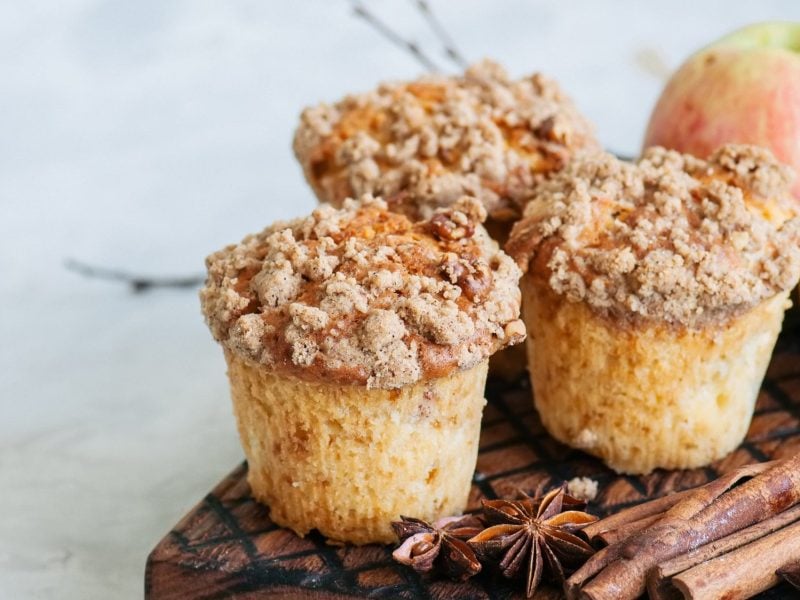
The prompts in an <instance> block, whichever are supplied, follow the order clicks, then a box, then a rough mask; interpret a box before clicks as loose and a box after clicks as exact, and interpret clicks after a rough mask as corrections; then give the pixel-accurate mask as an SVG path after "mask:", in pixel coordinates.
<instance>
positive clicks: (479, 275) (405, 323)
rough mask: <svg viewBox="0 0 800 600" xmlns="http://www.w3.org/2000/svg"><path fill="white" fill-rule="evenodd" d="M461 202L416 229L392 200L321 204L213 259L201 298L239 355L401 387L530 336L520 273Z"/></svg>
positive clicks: (314, 374) (282, 367)
mask: <svg viewBox="0 0 800 600" xmlns="http://www.w3.org/2000/svg"><path fill="white" fill-rule="evenodd" d="M485 218H486V211H485V210H484V208H483V206H482V205H481V204H480V203H478V202H477V201H476V200H475V199H470V198H463V199H461V200H459V201H458V202H456V203H455V204H454V205H453V206H452V207H451V208H450V209H446V210H441V211H439V212H437V213H435V214H434V215H433V217H432V218H431V219H430V220H428V221H421V222H419V223H412V222H411V221H410V220H409V219H408V218H407V217H405V216H403V215H400V214H395V213H391V212H388V210H387V206H386V203H385V202H384V201H382V200H377V199H373V198H372V197H369V196H365V197H364V198H362V200H361V201H360V202H356V201H354V200H347V201H346V202H345V203H344V207H343V208H342V209H339V210H337V209H334V208H333V207H331V206H329V205H323V206H321V207H320V208H318V209H316V210H315V211H314V212H313V213H312V214H311V215H310V216H308V217H306V218H300V219H297V220H294V221H291V222H288V223H277V224H275V225H273V226H272V227H269V228H267V229H265V230H264V231H263V232H261V233H259V234H255V235H251V236H248V237H246V238H245V239H244V240H243V241H242V242H241V243H240V244H238V245H233V246H228V247H227V248H225V249H223V250H220V251H219V252H216V253H214V254H212V255H211V256H209V258H208V259H207V261H206V264H207V267H208V279H207V281H206V285H205V287H204V288H203V290H201V292H200V297H201V302H202V307H203V313H204V314H205V316H206V320H207V322H208V324H209V327H210V328H211V331H212V333H213V335H214V337H215V338H216V339H217V340H219V341H221V342H222V343H223V344H224V345H225V346H226V347H227V348H228V349H229V350H230V351H233V352H236V353H237V354H239V355H241V356H244V357H247V358H248V359H250V360H253V361H256V362H260V363H263V364H266V365H269V366H270V367H272V368H274V369H275V370H277V371H283V372H286V373H288V374H291V375H294V376H297V377H300V378H303V379H307V380H314V381H336V382H340V383H346V384H362V385H366V386H368V387H377V388H397V387H401V386H404V385H408V384H411V383H414V382H416V381H418V380H420V379H422V378H424V377H438V376H442V375H446V374H447V373H449V372H450V371H451V370H452V369H455V368H460V369H467V368H470V367H472V366H474V365H475V364H477V363H478V362H480V361H482V360H483V359H485V358H487V357H488V356H489V355H490V354H492V353H493V352H495V351H497V350H499V349H500V348H501V347H503V346H506V345H510V344H515V343H518V342H520V341H521V340H522V339H523V338H524V327H523V326H522V323H521V321H519V319H518V317H519V304H520V292H519V289H518V286H517V282H518V279H519V277H520V271H519V269H518V268H517V266H516V264H515V263H514V261H513V260H511V258H509V257H508V256H506V255H505V254H504V253H503V252H502V251H500V250H499V249H498V247H497V244H496V243H495V242H494V241H492V240H491V239H490V238H489V237H488V234H487V233H486V231H485V230H484V229H483V227H481V225H480V223H481V222H482V221H483V220H484V219H485Z"/></svg>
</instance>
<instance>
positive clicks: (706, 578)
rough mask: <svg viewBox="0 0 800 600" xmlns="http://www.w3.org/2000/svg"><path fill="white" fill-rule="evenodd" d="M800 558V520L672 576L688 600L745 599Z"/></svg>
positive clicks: (772, 581)
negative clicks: (781, 568) (787, 565)
mask: <svg viewBox="0 0 800 600" xmlns="http://www.w3.org/2000/svg"><path fill="white" fill-rule="evenodd" d="M799 559H800V523H793V524H791V525H789V526H787V527H784V528H783V529H779V530H778V531H775V532H774V533H771V534H769V535H766V536H764V537H762V538H761V539H759V540H756V541H755V542H752V543H750V544H747V545H746V546H742V547H741V548H739V549H737V550H734V551H733V552H729V553H728V554H723V555H722V556H718V557H717V558H715V559H712V560H710V561H707V562H705V563H702V564H700V565H697V566H696V567H693V568H691V569H689V570H688V571H684V572H683V573H681V574H680V575H676V576H675V577H673V578H672V584H673V585H674V586H675V587H676V588H677V589H678V590H679V591H680V592H681V593H682V594H683V596H682V597H683V598H685V599H686V600H719V599H722V598H724V599H725V600H743V599H744V598H750V597H752V596H754V595H756V594H758V593H760V592H763V591H764V590H767V589H769V588H771V587H773V586H774V585H776V584H777V583H778V582H779V581H780V576H779V575H778V574H777V573H776V572H775V571H777V570H778V569H779V568H780V567H782V566H783V565H784V564H786V562H787V561H794V560H799Z"/></svg>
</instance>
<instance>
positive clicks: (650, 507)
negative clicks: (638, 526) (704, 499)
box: [581, 489, 694, 542]
mask: <svg viewBox="0 0 800 600" xmlns="http://www.w3.org/2000/svg"><path fill="white" fill-rule="evenodd" d="M692 492H694V489H690V490H684V491H682V492H675V493H674V494H668V495H667V496H662V497H661V498H656V499H655V500H650V501H649V502H643V503H641V504H637V505H636V506H631V507H629V508H624V509H622V510H621V511H619V512H617V513H614V514H613V515H609V516H608V517H606V518H605V519H600V520H599V521H595V522H594V523H590V524H589V525H587V526H586V527H584V528H583V529H582V530H581V535H583V536H584V537H585V538H586V539H587V540H589V541H590V542H594V541H595V538H597V537H598V536H599V535H600V534H602V533H604V532H606V531H614V530H616V529H619V528H620V527H624V526H626V525H628V524H629V523H633V522H634V521H640V520H642V519H645V518H647V517H652V516H659V517H660V516H661V515H663V514H664V512H666V511H667V510H669V509H670V508H672V507H673V506H675V505H676V504H677V503H678V502H679V501H680V500H682V499H683V498H685V497H686V495H687V494H690V493H692Z"/></svg>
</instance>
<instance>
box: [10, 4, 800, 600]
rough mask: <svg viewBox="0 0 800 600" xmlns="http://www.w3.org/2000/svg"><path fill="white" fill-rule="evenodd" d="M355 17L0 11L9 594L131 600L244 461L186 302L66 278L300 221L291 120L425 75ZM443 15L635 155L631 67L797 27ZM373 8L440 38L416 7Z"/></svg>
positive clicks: (288, 8) (177, 269)
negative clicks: (544, 83) (724, 40)
mask: <svg viewBox="0 0 800 600" xmlns="http://www.w3.org/2000/svg"><path fill="white" fill-rule="evenodd" d="M348 6H349V5H348V4H347V3H346V2H345V1H344V0H340V1H335V0H331V1H322V0H316V1H306V2H260V1H255V0H253V1H243V0H242V1H230V2H214V1H211V0H208V1H198V0H195V1H189V0H187V1H184V2H176V1H164V0H136V1H131V0H115V1H110V2H100V1H96V0H61V1H58V2H56V1H55V0H52V1H49V2H47V1H42V2H34V1H31V2H5V3H2V4H0V90H1V91H0V131H2V140H3V141H2V142H1V143H0V339H2V342H0V597H1V598H67V599H72V598H75V599H77V598H80V599H86V598H118V597H119V598H128V597H131V598H135V597H139V596H141V593H142V575H143V569H144V561H145V557H146V555H147V553H148V552H149V550H150V549H151V547H152V546H153V545H154V544H155V543H156V542H157V541H158V539H159V538H160V537H161V536H162V534H164V533H165V532H166V531H167V530H168V529H169V527H170V526H171V525H172V524H173V523H175V521H176V520H177V519H178V518H179V517H180V516H181V515H182V514H184V513H185V512H186V511H187V510H188V509H189V508H190V507H191V506H192V505H193V504H194V503H195V502H196V501H197V500H198V499H199V498H200V497H201V496H202V495H203V494H204V493H205V492H206V491H207V490H208V489H209V488H210V487H211V486H212V485H213V484H214V483H215V482H216V481H218V480H219V479H220V478H221V477H222V476H223V475H224V474H225V473H226V472H227V471H229V470H230V469H231V468H232V467H233V466H234V465H236V464H237V463H238V462H239V461H240V460H241V451H240V449H239V447H238V441H237V438H236V433H235V428H234V424H233V419H232V417H231V411H230V407H229V401H228V398H227V388H226V381H225V375H224V366H223V360H222V355H221V352H220V351H219V350H218V348H217V347H216V346H215V345H214V344H213V343H212V341H211V337H210V335H209V334H208V332H207V331H206V329H205V326H204V325H203V322H202V319H201V317H200V313H199V308H198V301H197V297H196V294H195V292H194V291H156V292H152V293H148V294H143V295H138V296H135V295H132V294H130V293H129V292H128V291H127V290H126V289H124V288H123V287H121V286H118V285H114V284H108V283H103V282H96V281H87V280H85V279H82V278H80V277H77V276H76V275H74V274H72V273H69V272H66V271H65V270H64V269H63V267H62V263H63V260H64V259H65V258H67V257H74V258H78V259H82V260H85V261H87V262H91V263H94V264H100V265H110V266H122V267H125V268H127V269H130V270H134V271H141V272H146V273H153V274H173V273H192V272H200V271H201V270H202V259H203V257H204V256H205V255H206V254H208V253H209V252H210V251H212V250H214V249H216V248H217V247H219V246H222V245H224V244H226V243H228V242H232V241H236V240H238V239H239V238H241V237H242V236H243V235H244V234H246V233H248V232H250V231H254V230H257V229H260V228H262V227H263V226H265V225H267V224H268V223H270V222H271V221H273V220H274V219H277V218H285V217H289V216H292V215H295V214H299V213H302V212H304V211H306V210H308V209H310V208H311V207H312V206H313V205H314V200H313V198H312V196H311V193H310V191H309V190H308V189H307V188H306V186H305V184H304V182H303V179H302V175H301V173H300V170H299V168H298V167H297V165H296V164H295V162H294V158H293V156H292V154H291V150H290V141H291V134H292V129H293V127H294V124H295V122H296V117H297V114H298V112H299V111H300V109H301V107H302V106H304V105H306V104H309V103H312V102H317V101H320V100H323V99H331V100H332V99H336V98H337V97H338V96H340V95H342V94H343V93H345V92H347V91H355V90H363V89H367V88H369V87H371V86H372V85H374V84H375V83H376V82H377V81H379V80H381V79H397V78H404V77H410V76H414V75H415V74H417V73H418V72H419V71H420V69H419V67H418V65H417V64H416V63H415V62H413V61H412V60H411V59H410V58H409V57H408V56H407V55H406V54H404V53H403V52H401V51H399V50H397V49H395V48H394V47H392V46H390V45H389V44H388V43H387V42H386V41H385V40H383V39H381V38H380V37H378V36H377V35H376V34H375V32H374V31H372V30H371V29H369V28H368V27H367V26H366V25H365V24H364V23H363V22H361V21H359V20H357V19H355V18H354V17H353V16H352V15H351V14H350V11H349V8H348ZM434 7H435V8H436V9H437V11H438V13H439V15H440V17H441V19H442V20H443V21H444V22H445V23H447V25H448V28H449V29H450V31H451V33H452V35H453V37H454V38H455V39H456V41H457V42H458V44H459V46H460V47H461V48H462V49H463V51H464V53H465V54H466V55H467V56H468V58H470V59H472V60H475V59H478V58H480V57H482V56H493V57H496V58H498V59H499V60H501V61H502V62H503V63H504V64H506V65H507V67H508V69H509V70H510V71H511V72H512V73H513V74H516V75H520V74H523V73H525V72H528V71H532V70H542V71H544V72H546V73H548V74H551V75H553V76H555V77H557V78H558V79H559V80H560V81H561V82H562V84H563V85H564V87H565V88H566V89H567V90H568V91H569V92H570V93H571V94H572V95H573V96H574V97H575V99H576V100H577V102H578V104H579V105H580V107H581V108H582V109H583V110H584V111H585V112H586V113H587V114H588V116H589V117H590V118H591V119H592V120H593V121H594V122H595V123H596V124H597V128H598V132H599V135H600V138H601V139H602V141H603V142H604V143H605V144H606V145H607V146H608V147H609V148H612V149H614V150H617V151H620V152H624V153H631V154H632V153H635V152H636V151H637V150H638V146H639V143H640V139H641V136H642V134H643V129H644V125H645V122H646V120H647V116H648V114H649V111H650V108H651V106H652V104H653V102H654V100H655V98H656V96H657V94H658V92H659V90H660V87H661V81H659V79H658V78H657V77H655V76H653V75H652V74H650V73H648V72H647V70H646V69H644V68H643V67H642V66H641V62H642V60H641V59H640V58H639V57H641V56H642V55H643V54H644V55H648V54H652V52H656V53H657V54H658V55H659V56H661V57H663V60H664V61H665V62H666V63H667V65H668V66H670V67H675V66H677V64H678V63H679V62H680V61H681V60H682V59H683V58H684V57H685V56H686V55H687V54H688V53H689V52H690V51H691V50H692V49H694V48H696V47H698V46H701V45H703V44H705V43H707V42H709V41H711V40H713V39H714V38H715V37H717V36H719V35H720V34H723V33H725V32H727V31H728V30H730V29H733V28H736V27H738V26H740V25H743V24H745V23H748V22H752V21H757V20H764V19H774V18H784V19H790V18H793V19H795V20H800V3H798V2H796V0H783V1H778V0H773V1H771V2H767V1H764V2H758V3H755V2H729V1H721V0H718V1H714V2H698V1H692V2H686V1H682V2H677V1H672V2H658V3H655V2H634V1H614V2H595V1H590V0H582V1H573V2H569V3H566V2H557V1H555V0H550V1H539V2H531V1H522V0H518V1H514V2H495V1H490V0H482V1H478V0H471V1H463V0H460V1H459V2H449V3H445V2H444V1H443V0H438V1H435V0H434ZM374 10H375V12H376V13H378V14H380V15H381V16H382V17H383V18H385V19H387V20H390V21H391V22H392V23H394V25H395V26H396V27H397V28H398V29H402V30H403V31H404V32H408V34H409V35H411V36H412V37H414V38H415V39H417V40H420V41H429V42H430V41H431V40H432V39H433V38H432V36H431V35H430V32H429V30H428V29H427V28H426V25H425V24H424V22H422V21H421V20H420V18H419V17H418V15H417V14H416V13H414V12H413V10H412V8H411V3H409V2H403V1H401V0H382V1H379V2H375V3H374ZM424 45H425V46H426V47H428V48H430V49H431V54H433V55H436V56H437V57H438V56H439V55H438V50H437V49H436V47H435V44H433V43H425V44H424ZM440 62H442V63H444V61H440ZM651 62H652V61H651Z"/></svg>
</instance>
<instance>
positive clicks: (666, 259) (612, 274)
mask: <svg viewBox="0 0 800 600" xmlns="http://www.w3.org/2000/svg"><path fill="white" fill-rule="evenodd" d="M790 182H791V176H790V171H789V170H788V168H787V167H784V166H783V165H781V164H780V163H778V162H777V161H776V160H775V158H774V157H773V156H772V155H771V154H770V153H769V152H768V151H766V150H763V149H760V148H755V147H752V146H743V145H727V146H723V147H722V148H720V149H719V150H718V151H717V152H715V153H714V154H713V155H712V156H711V157H709V158H708V160H700V159H697V158H694V157H692V156H690V155H686V154H679V153H677V152H674V151H669V150H665V149H664V148H658V147H656V148H650V149H648V150H647V151H645V153H644V155H643V157H642V158H641V159H640V160H639V161H638V163H635V164H632V163H627V162H623V161H620V160H618V159H616V158H615V157H613V156H611V155H610V154H605V153H592V154H587V155H584V156H581V157H579V158H576V159H575V160H574V161H573V162H572V163H571V164H570V165H569V166H568V167H567V168H566V169H565V170H564V171H562V173H560V174H559V175H557V176H556V177H554V178H553V179H552V180H551V181H549V182H547V183H545V184H544V185H543V186H541V187H540V189H539V191H538V193H537V194H536V196H535V197H534V198H533V199H532V200H531V201H530V203H529V204H528V205H527V207H526V209H525V215H524V217H523V219H522V220H521V221H519V222H518V223H516V224H515V226H514V228H513V230H512V233H511V238H510V239H509V242H508V244H507V246H506V249H507V251H508V252H509V253H510V254H511V255H512V256H514V257H515V259H516V260H517V263H518V264H519V265H520V266H521V267H522V269H523V271H526V270H528V269H530V270H531V272H532V273H533V274H534V275H535V276H536V277H538V278H540V280H544V281H545V282H546V283H547V284H548V285H549V287H550V288H551V289H552V290H553V291H554V292H555V293H557V294H559V295H562V296H565V297H566V298H567V299H568V300H571V301H575V302H579V301H583V302H586V303H588V305H589V306H590V307H592V308H593V309H594V310H595V311H597V312H599V313H601V314H603V315H606V316H615V317H617V318H625V319H632V320H641V319H649V320H659V321H666V322H667V323H670V324H675V325H687V326H694V327H699V326H702V325H704V324H706V323H710V322H717V323H719V322H723V321H724V320H725V319H727V318H729V317H730V316H732V315H735V314H738V313H740V312H742V311H744V310H747V309H748V308H750V307H752V306H754V305H755V304H757V303H759V302H760V301H762V300H764V299H767V298H770V297H772V296H774V295H775V294H776V293H779V292H782V291H785V290H788V289H790V288H791V287H793V286H794V285H796V283H797V280H798V278H799V277H800V247H799V246H798V243H799V242H800V220H798V219H797V218H796V213H795V210H794V205H793V200H792V199H791V196H790V192H789V186H790Z"/></svg>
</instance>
